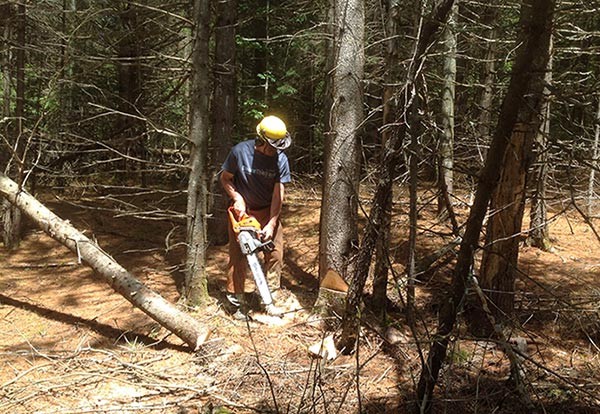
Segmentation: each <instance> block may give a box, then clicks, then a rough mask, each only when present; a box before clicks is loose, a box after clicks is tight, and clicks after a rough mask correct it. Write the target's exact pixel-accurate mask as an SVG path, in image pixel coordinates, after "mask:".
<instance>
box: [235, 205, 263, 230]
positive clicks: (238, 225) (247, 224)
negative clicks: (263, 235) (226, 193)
mask: <svg viewBox="0 0 600 414" xmlns="http://www.w3.org/2000/svg"><path fill="white" fill-rule="evenodd" d="M227 213H228V214H229V221H230V222H231V227H232V228H233V232H234V233H235V234H239V233H240V231H241V230H242V229H243V230H248V231H252V230H254V231H255V232H256V233H259V232H260V230H261V225H260V223H259V222H258V220H257V219H256V218H254V217H252V216H250V215H248V214H246V213H243V214H242V216H241V217H239V218H236V214H235V211H234V210H233V207H229V208H228V209H227Z"/></svg>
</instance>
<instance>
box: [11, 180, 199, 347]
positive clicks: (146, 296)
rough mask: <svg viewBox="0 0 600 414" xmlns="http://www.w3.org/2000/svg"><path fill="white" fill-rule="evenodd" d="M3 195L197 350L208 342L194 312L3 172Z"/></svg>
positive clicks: (111, 284) (117, 290) (131, 299)
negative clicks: (152, 286)
mask: <svg viewBox="0 0 600 414" xmlns="http://www.w3.org/2000/svg"><path fill="white" fill-rule="evenodd" d="M0 195H2V196H4V197H5V198H6V199H7V200H8V201H10V203H11V204H13V205H14V206H15V207H17V208H19V209H21V210H22V211H23V212H24V213H25V214H26V215H27V216H28V217H29V218H30V219H31V220H32V221H33V222H34V223H35V224H36V225H37V226H38V227H40V228H41V229H42V230H44V231H45V232H46V233H47V234H48V235H49V236H50V237H52V238H53V239H54V240H56V241H58V242H60V243H61V244H63V245H65V246H66V247H67V248H69V250H71V251H72V252H73V253H75V254H77V256H78V257H79V258H80V259H81V260H82V261H83V262H84V263H85V264H87V265H88V266H90V267H91V268H92V269H94V271H95V272H96V273H97V274H98V275H99V276H101V277H102V278H103V279H104V280H105V282H106V283H108V284H109V285H110V286H111V287H112V288H113V289H114V290H115V291H116V292H117V293H120V294H121V295H123V297H125V299H127V300H128V301H129V302H131V303H132V304H133V305H134V306H136V307H138V308H140V309H141V310H142V311H143V312H144V313H146V314H147V315H148V316H150V317H151V318H152V319H154V320H156V321H157V322H158V323H160V324H161V325H162V326H164V327H165V328H166V329H168V330H169V331H171V332H173V333H174V334H175V335H177V336H178V337H179V338H181V339H182V340H183V341H184V342H185V343H186V344H188V345H189V346H190V347H191V348H192V349H193V350H197V349H198V347H199V346H200V345H201V344H202V343H204V341H205V340H206V339H207V338H208V335H209V331H208V330H207V329H206V328H205V327H203V326H202V325H201V324H200V323H199V322H198V321H197V320H195V319H194V318H192V317H191V316H190V315H188V314H186V313H184V312H181V311H180V310H178V309H177V308H175V307H174V306H173V305H171V304H170V303H169V302H167V301H166V300H165V299H164V298H163V297H162V296H160V295H159V294H157V293H155V292H153V291H152V290H151V289H149V288H148V287H146V286H145V285H144V284H143V283H141V282H140V281H139V280H137V279H136V278H135V277H134V276H133V275H132V274H131V273H129V272H128V271H127V270H125V269H124V268H123V267H122V266H121V265H120V264H118V263H117V262H115V261H114V259H113V258H111V257H110V256H109V255H108V254H107V253H106V252H104V250H102V249H101V248H100V247H99V246H98V245H97V244H96V243H94V242H93V241H91V240H90V239H88V238H87V237H86V236H85V235H83V234H82V233H81V232H79V231H78V230H77V229H75V227H73V226H72V225H71V224H70V223H69V222H68V221H66V220H62V219H60V218H59V217H58V216H56V215H55V214H54V213H52V212H51V211H50V210H49V209H48V208H46V207H45V206H44V205H43V204H41V203H40V202H39V201H37V200H36V199H35V198H34V197H32V196H31V195H29V194H28V193H27V192H25V191H23V190H19V186H18V185H17V183H15V182H14V181H12V180H11V179H9V178H8V177H6V176H5V175H4V174H1V173H0Z"/></svg>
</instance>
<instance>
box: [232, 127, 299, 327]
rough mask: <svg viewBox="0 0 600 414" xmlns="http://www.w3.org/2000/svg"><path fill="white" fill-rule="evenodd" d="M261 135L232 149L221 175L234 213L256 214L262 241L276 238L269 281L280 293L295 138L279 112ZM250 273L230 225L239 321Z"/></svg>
mask: <svg viewBox="0 0 600 414" xmlns="http://www.w3.org/2000/svg"><path fill="white" fill-rule="evenodd" d="M256 134H257V137H256V139H252V140H248V141H244V142H240V143H239V144H237V145H235V146H234V147H233V148H232V149H231V151H230V153H229V155H228V156H227V158H226V159H225V162H224V163H223V167H222V171H221V177H220V179H221V185H222V186H223V188H224V189H225V192H226V193H227V195H228V196H229V198H230V200H231V203H232V206H233V210H234V214H236V215H237V216H238V217H240V216H241V215H242V214H244V213H246V214H248V215H251V216H253V217H255V218H256V219H257V220H258V221H259V222H260V224H261V227H262V230H261V237H262V238H263V240H273V244H274V249H273V251H272V252H270V253H265V261H264V263H265V273H266V279H267V283H268V284H269V287H270V288H271V292H273V293H275V292H276V291H277V290H278V289H279V288H280V286H281V268H282V266H283V228H282V226H281V222H280V220H279V216H280V214H281V207H282V205H283V196H284V184H286V183H289V182H290V181H291V176H290V166H289V162H288V159H287V156H286V155H285V154H284V153H283V150H285V149H286V148H288V147H289V146H290V144H291V143H292V140H291V137H290V134H289V133H288V132H287V128H286V126H285V123H284V122H283V121H282V120H281V119H279V118H277V117H276V116H267V117H265V118H264V119H263V120H262V121H260V123H259V124H258V125H257V126H256ZM246 274H247V262H246V258H245V257H244V255H243V254H242V252H241V251H240V247H239V245H238V243H237V240H236V236H235V234H234V232H233V229H232V227H231V223H230V225H229V264H228V272H227V299H228V300H229V301H230V302H231V303H232V304H233V305H234V306H235V307H236V308H237V309H236V312H235V313H234V317H235V318H236V319H244V320H245V319H247V311H248V309H247V306H246V301H245V297H244V284H245V280H246ZM274 298H276V294H275V295H274ZM271 311H272V312H273V313H276V312H278V309H277V308H276V307H274V306H273V307H271Z"/></svg>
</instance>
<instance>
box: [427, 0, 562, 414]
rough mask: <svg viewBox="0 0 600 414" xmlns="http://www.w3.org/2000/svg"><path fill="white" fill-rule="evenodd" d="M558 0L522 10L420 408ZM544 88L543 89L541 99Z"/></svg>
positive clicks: (537, 1)
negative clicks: (518, 36) (513, 58)
mask: <svg viewBox="0 0 600 414" xmlns="http://www.w3.org/2000/svg"><path fill="white" fill-rule="evenodd" d="M554 4H555V2H554V1H553V0H526V1H525V2H524V4H523V6H522V9H521V22H520V23H521V36H522V41H521V42H519V43H520V44H521V46H520V48H519V50H518V52H517V56H516V61H515V64H514V66H513V71H512V74H511V81H510V83H509V86H508V90H507V93H506V96H505V98H504V101H503V103H502V108H501V111H500V117H499V119H498V125H497V127H496V130H495V132H494V136H493V139H492V142H491V145H490V149H489V151H488V155H487V157H486V162H485V165H484V168H483V170H482V172H481V175H480V177H479V181H478V184H477V191H476V193H475V200H474V203H473V206H472V207H471V211H470V212H469V217H468V219H467V223H466V227H465V234H464V237H463V241H462V243H461V246H460V250H459V252H458V257H457V262H456V267H455V268H454V272H453V276H452V291H451V294H450V295H449V297H447V298H446V300H445V302H444V304H443V306H442V308H441V309H440V314H439V321H438V328H437V331H436V333H435V336H434V338H433V343H432V344H431V347H430V349H429V354H428V356H427V361H426V365H425V366H424V367H423V369H422V371H421V375H420V378H419V383H418V387H417V398H418V401H419V403H418V405H419V411H420V412H421V413H429V412H430V411H431V404H432V398H433V389H434V387H435V384H436V382H437V379H438V375H439V372H440V369H441V367H442V364H443V362H444V360H445V358H446V351H447V348H448V343H449V340H450V334H451V333H452V330H453V329H454V324H455V322H456V318H457V314H458V312H459V310H460V304H461V303H462V302H463V299H464V296H465V292H466V287H467V282H468V277H469V274H470V272H471V269H472V266H473V254H474V252H475V250H476V249H477V246H478V244H479V236H480V231H481V226H482V223H483V219H484V217H485V215H486V212H487V207H488V204H489V201H490V198H491V196H492V194H493V192H494V190H495V188H496V186H497V184H498V181H499V179H500V173H501V170H502V160H503V158H504V157H503V155H504V154H505V152H506V149H507V148H508V146H509V144H510V138H511V136H512V132H513V130H514V127H515V124H516V123H517V119H518V115H519V113H520V112H521V111H522V109H523V107H524V106H525V105H526V103H525V99H524V97H525V96H526V95H527V93H528V92H530V91H531V83H532V80H533V79H534V77H535V75H539V74H540V73H543V71H544V70H545V68H546V64H547V57H546V60H545V61H544V59H540V57H543V56H544V55H546V56H547V53H548V43H549V41H550V40H549V39H550V33H551V28H552V16H553V13H554ZM540 94H541V90H540V91H539V92H538V98H539V95H540Z"/></svg>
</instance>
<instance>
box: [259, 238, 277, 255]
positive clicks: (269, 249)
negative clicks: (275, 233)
mask: <svg viewBox="0 0 600 414" xmlns="http://www.w3.org/2000/svg"><path fill="white" fill-rule="evenodd" d="M260 249H261V250H264V251H265V252H268V253H271V252H272V251H273V250H275V243H273V240H267V241H266V242H264V243H263V244H261V246H260Z"/></svg>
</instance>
